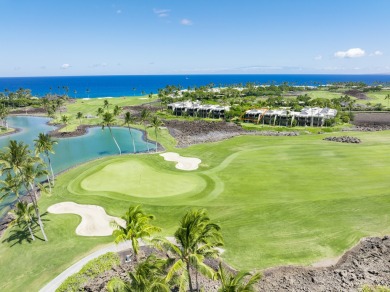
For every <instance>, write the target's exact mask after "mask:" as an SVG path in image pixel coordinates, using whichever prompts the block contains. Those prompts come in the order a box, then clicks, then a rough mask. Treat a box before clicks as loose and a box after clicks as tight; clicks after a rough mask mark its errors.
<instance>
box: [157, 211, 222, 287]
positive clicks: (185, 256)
mask: <svg viewBox="0 0 390 292" xmlns="http://www.w3.org/2000/svg"><path fill="white" fill-rule="evenodd" d="M220 230H221V228H220V227H219V225H218V224H215V223H211V221H210V218H209V217H208V215H207V213H206V211H205V210H191V211H188V212H187V213H186V214H185V215H184V217H183V218H182V220H181V222H180V226H179V228H178V229H177V231H176V232H175V235H174V236H175V240H176V242H177V243H172V242H170V241H168V240H165V239H158V240H156V242H157V244H159V245H160V246H161V245H162V246H163V247H165V248H166V249H168V250H170V251H171V252H172V253H173V254H174V255H175V263H174V264H173V265H172V266H171V267H170V268H169V270H168V273H167V276H166V281H167V282H169V281H171V279H172V278H173V277H175V276H177V275H178V273H180V276H179V286H180V290H181V291H182V290H183V289H184V285H185V284H186V283H187V282H188V285H189V290H190V291H191V292H192V291H194V288H193V284H192V279H191V268H192V269H195V270H196V271H199V272H201V273H202V274H204V275H206V276H208V277H210V278H213V277H214V270H213V269H212V268H210V267H209V266H207V265H206V264H205V263H204V259H205V258H212V257H213V258H214V257H218V256H219V250H218V249H217V247H218V246H222V245H223V239H222V235H221V231H220ZM198 288H199V287H198V283H197V289H196V290H197V291H198V290H199V289H198Z"/></svg>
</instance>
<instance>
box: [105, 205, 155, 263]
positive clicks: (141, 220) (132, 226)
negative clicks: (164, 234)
mask: <svg viewBox="0 0 390 292" xmlns="http://www.w3.org/2000/svg"><path fill="white" fill-rule="evenodd" d="M121 218H122V219H123V220H125V222H126V225H125V227H122V226H120V225H119V224H117V223H115V222H113V225H114V227H115V228H116V229H115V230H114V231H113V233H112V234H113V236H114V237H115V243H119V242H122V241H126V240H130V241H131V245H132V248H133V250H134V254H135V258H136V261H138V253H139V243H138V239H143V238H145V237H150V236H151V235H152V234H153V233H155V232H160V231H161V229H160V228H159V227H156V226H154V225H152V224H150V221H151V220H153V219H154V216H153V215H149V214H146V213H145V212H144V211H143V210H142V208H141V206H140V205H137V206H135V207H129V210H128V211H127V212H126V214H125V215H124V216H122V217H121Z"/></svg>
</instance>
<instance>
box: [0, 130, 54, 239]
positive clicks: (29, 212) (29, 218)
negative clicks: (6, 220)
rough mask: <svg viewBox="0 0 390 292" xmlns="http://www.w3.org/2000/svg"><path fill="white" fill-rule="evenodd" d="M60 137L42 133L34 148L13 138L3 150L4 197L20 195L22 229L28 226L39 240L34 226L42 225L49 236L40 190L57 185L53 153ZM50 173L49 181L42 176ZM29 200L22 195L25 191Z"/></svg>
mask: <svg viewBox="0 0 390 292" xmlns="http://www.w3.org/2000/svg"><path fill="white" fill-rule="evenodd" d="M55 144H57V141H55V140H52V139H51V137H50V136H49V135H48V134H44V133H40V134H39V136H38V138H37V139H35V140H34V151H32V150H31V149H30V148H29V146H28V145H27V144H25V143H24V142H21V141H19V142H18V141H16V140H10V141H9V143H8V146H7V147H5V148H4V149H3V150H2V151H1V152H0V176H1V180H0V191H1V195H0V200H3V199H5V198H9V197H11V196H15V197H16V205H15V209H14V210H13V213H14V215H15V220H14V221H13V222H12V224H18V225H19V226H20V227H21V228H22V230H28V232H29V234H30V237H31V240H35V234H34V227H35V225H38V226H39V228H40V230H41V233H42V236H43V238H44V240H45V241H48V238H47V236H46V233H45V229H44V225H43V222H42V216H41V212H40V209H39V206H38V192H46V191H48V192H50V193H51V188H52V186H54V173H53V168H52V165H51V159H50V155H51V154H52V153H54V150H53V146H54V145H55ZM43 177H46V182H45V183H42V182H40V181H39V180H40V179H42V178H43ZM23 193H24V195H25V197H27V198H28V202H27V201H26V200H24V199H22V195H23Z"/></svg>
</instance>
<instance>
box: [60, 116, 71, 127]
mask: <svg viewBox="0 0 390 292" xmlns="http://www.w3.org/2000/svg"><path fill="white" fill-rule="evenodd" d="M61 122H62V123H63V124H64V125H65V127H64V129H66V127H67V126H68V122H69V117H68V116H67V115H62V116H61Z"/></svg>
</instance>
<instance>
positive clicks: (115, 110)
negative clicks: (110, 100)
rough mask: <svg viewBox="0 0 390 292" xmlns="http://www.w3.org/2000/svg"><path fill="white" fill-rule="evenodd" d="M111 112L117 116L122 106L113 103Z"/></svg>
mask: <svg viewBox="0 0 390 292" xmlns="http://www.w3.org/2000/svg"><path fill="white" fill-rule="evenodd" d="M112 113H113V114H114V116H119V115H120V114H121V113H122V108H121V107H120V106H119V105H115V107H114V110H113V111H112Z"/></svg>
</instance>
